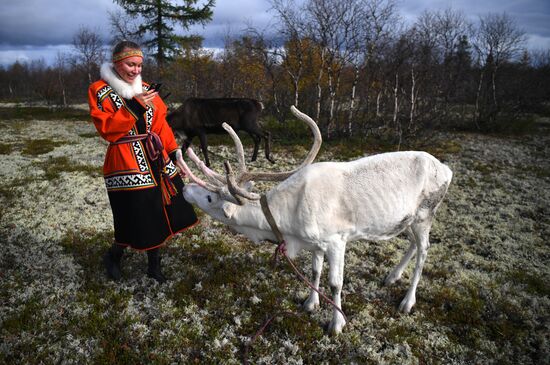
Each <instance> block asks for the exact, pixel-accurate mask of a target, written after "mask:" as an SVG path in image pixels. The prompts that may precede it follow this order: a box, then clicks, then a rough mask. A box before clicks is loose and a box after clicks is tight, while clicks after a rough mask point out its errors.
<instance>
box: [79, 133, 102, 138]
mask: <svg viewBox="0 0 550 365" xmlns="http://www.w3.org/2000/svg"><path fill="white" fill-rule="evenodd" d="M78 136H79V137H82V138H96V137H98V136H99V135H98V134H97V132H90V133H79V134H78Z"/></svg>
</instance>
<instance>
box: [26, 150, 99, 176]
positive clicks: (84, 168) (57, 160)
mask: <svg viewBox="0 0 550 365" xmlns="http://www.w3.org/2000/svg"><path fill="white" fill-rule="evenodd" d="M35 165H37V166H38V167H40V168H42V169H43V170H44V172H45V177H46V179H47V180H54V179H57V178H59V176H60V174H61V173H62V172H84V173H86V174H87V175H89V176H92V177H98V176H101V175H102V168H101V167H97V166H89V165H80V164H78V163H75V162H74V161H71V160H70V159H69V158H68V157H66V156H61V157H49V158H48V159H47V160H45V161H40V162H36V163H35Z"/></svg>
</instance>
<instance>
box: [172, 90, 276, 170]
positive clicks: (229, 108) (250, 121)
mask: <svg viewBox="0 0 550 365" xmlns="http://www.w3.org/2000/svg"><path fill="white" fill-rule="evenodd" d="M262 109H263V106H262V103H260V102H259V101H258V100H255V99H247V98H216V99H201V98H189V99H186V100H185V101H184V102H183V104H182V105H181V106H180V107H179V108H178V109H176V110H175V111H173V112H171V113H170V114H168V116H167V117H166V120H167V121H168V124H170V126H171V127H172V129H173V130H174V132H176V133H178V132H179V133H178V134H184V136H183V137H184V138H185V140H184V142H183V144H182V150H183V151H185V150H186V149H187V147H189V145H190V144H191V142H192V140H193V138H194V137H195V136H198V137H199V139H200V143H201V150H202V154H203V155H204V161H205V163H206V165H207V166H210V160H209V159H208V150H207V148H208V145H207V142H206V135H207V134H209V133H212V134H226V132H225V130H224V129H223V127H222V123H224V122H225V123H227V124H229V125H230V126H231V127H232V128H233V129H234V130H235V131H245V132H247V133H248V134H249V135H250V137H252V139H253V140H254V153H253V154H252V159H251V161H256V158H257V157H258V149H259V147H260V142H261V140H262V139H264V140H265V157H266V158H267V159H268V160H269V161H270V162H274V160H273V159H272V158H271V157H270V151H269V150H270V144H271V135H270V133H269V132H264V131H262V130H261V128H260V126H259V124H258V119H259V117H260V113H261V111H262Z"/></svg>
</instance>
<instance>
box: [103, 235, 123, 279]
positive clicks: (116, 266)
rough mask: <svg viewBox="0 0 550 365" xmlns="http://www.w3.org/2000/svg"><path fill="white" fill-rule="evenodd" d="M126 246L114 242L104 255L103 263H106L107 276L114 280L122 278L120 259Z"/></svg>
mask: <svg viewBox="0 0 550 365" xmlns="http://www.w3.org/2000/svg"><path fill="white" fill-rule="evenodd" d="M124 248H125V247H124V246H120V245H117V244H116V243H113V245H112V246H111V248H110V249H109V251H107V252H106V253H105V256H103V265H105V270H107V276H108V277H109V278H110V279H112V280H114V281H118V280H120V278H121V276H122V273H121V271H120V260H121V259H122V254H123V253H124Z"/></svg>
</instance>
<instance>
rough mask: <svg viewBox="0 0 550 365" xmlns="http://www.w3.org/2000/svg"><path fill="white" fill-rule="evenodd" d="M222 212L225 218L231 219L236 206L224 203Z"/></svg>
mask: <svg viewBox="0 0 550 365" xmlns="http://www.w3.org/2000/svg"><path fill="white" fill-rule="evenodd" d="M222 210H223V214H224V215H225V218H228V219H231V217H233V214H235V211H236V210H237V205H236V204H233V203H228V202H225V203H223V205H222Z"/></svg>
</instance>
